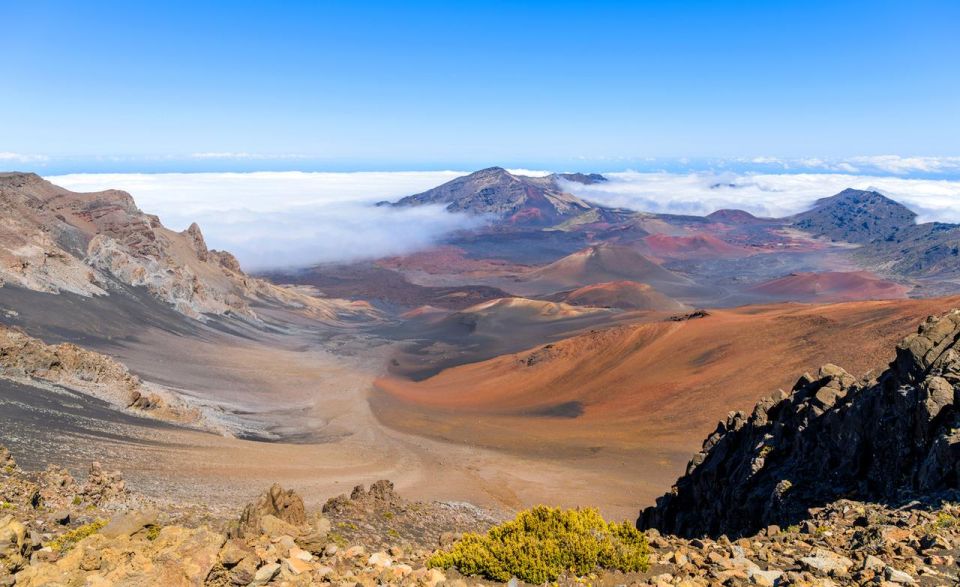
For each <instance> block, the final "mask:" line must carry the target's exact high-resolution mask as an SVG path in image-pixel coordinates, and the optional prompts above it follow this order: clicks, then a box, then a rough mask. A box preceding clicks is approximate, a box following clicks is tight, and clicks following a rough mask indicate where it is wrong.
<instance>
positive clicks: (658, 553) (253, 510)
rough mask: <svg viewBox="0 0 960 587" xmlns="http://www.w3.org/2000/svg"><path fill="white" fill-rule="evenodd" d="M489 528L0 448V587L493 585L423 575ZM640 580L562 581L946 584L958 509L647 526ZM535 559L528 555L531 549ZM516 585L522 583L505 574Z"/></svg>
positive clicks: (417, 508) (919, 505)
mask: <svg viewBox="0 0 960 587" xmlns="http://www.w3.org/2000/svg"><path fill="white" fill-rule="evenodd" d="M497 521H498V519H497V518H496V517H495V516H492V515H491V514H490V513H489V512H486V511H484V510H481V509H478V508H475V507H473V506H470V505H468V504H463V503H411V502H408V501H406V500H404V499H402V498H401V497H399V496H398V495H397V494H396V493H395V492H394V490H393V486H392V484H390V483H389V482H387V481H380V482H377V483H375V484H373V485H372V486H371V487H370V488H369V489H365V488H363V487H358V488H356V489H355V490H354V491H353V493H352V494H351V495H350V496H341V497H339V498H334V499H332V500H330V501H328V502H327V504H326V505H325V506H324V507H323V508H322V510H321V511H316V512H310V511H308V510H307V508H305V507H304V503H303V500H302V499H301V498H300V497H299V496H298V495H297V494H296V493H294V492H292V491H289V490H284V489H282V488H281V487H279V486H277V485H275V486H273V487H271V488H270V489H269V490H267V491H266V492H264V493H263V495H261V496H260V498H259V499H258V500H257V501H255V502H252V503H250V504H249V505H247V506H246V507H245V508H244V509H243V510H242V511H241V512H239V514H234V515H231V514H230V513H229V512H225V511H214V510H210V509H207V508H205V507H203V506H198V505H188V504H163V503H158V502H156V501H153V500H150V499H147V498H144V497H142V496H139V495H137V494H136V493H135V492H132V491H130V490H129V489H128V488H127V487H126V486H125V484H124V482H123V479H122V477H121V476H120V474H119V473H116V472H106V471H104V470H103V469H102V468H101V467H100V466H99V465H96V464H94V465H93V466H92V467H91V469H90V473H89V476H88V478H87V480H86V481H84V482H78V481H76V480H74V478H73V477H72V476H70V474H69V473H67V472H66V471H65V470H63V469H60V468H57V467H49V468H48V469H47V470H46V471H43V472H41V473H26V472H23V471H21V470H20V469H19V468H18V467H17V466H16V463H15V462H14V460H13V458H12V457H11V456H10V454H9V453H8V452H7V451H6V450H5V449H2V448H0V585H2V586H4V587H6V586H10V585H18V586H39V585H58V586H74V585H78V586H79V585H90V586H99V585H138V586H139V585H163V586H180V585H208V586H221V587H223V586H230V585H253V586H257V585H289V586H300V585H304V586H305V585H338V586H364V587H368V586H373V585H418V586H427V587H436V586H440V585H449V586H457V587H463V586H466V585H491V584H496V583H497V582H495V581H490V580H487V579H484V578H482V577H466V576H463V575H462V574H460V573H459V572H458V571H457V570H456V569H438V568H429V567H428V561H429V559H430V557H431V556H432V555H434V554H435V552H437V551H438V549H443V548H448V547H450V546H451V545H453V544H455V543H456V541H457V540H458V539H459V538H460V537H461V536H462V535H463V533H464V532H481V531H484V530H486V529H488V528H490V527H491V526H493V525H494V524H495V523H496V522H497ZM646 538H647V541H648V542H649V562H650V566H649V567H648V568H647V569H646V570H644V571H643V572H633V573H620V572H611V571H603V570H598V571H597V572H595V573H591V574H588V575H587V576H585V577H572V576H569V577H568V576H562V577H560V578H559V579H558V580H557V581H556V583H555V584H558V585H585V584H589V585H658V586H666V585H684V586H701V585H768V586H770V585H825V586H829V585H889V586H900V585H931V586H932V585H954V584H956V582H957V580H958V579H957V565H956V560H957V557H958V555H960V506H958V505H957V504H956V503H944V502H941V501H927V502H914V503H909V504H905V505H904V507H900V508H892V507H889V506H885V505H877V504H867V503H862V502H854V501H847V500H840V501H837V502H834V503H831V504H829V505H828V506H826V507H823V508H818V509H817V510H815V511H813V512H812V513H811V516H810V518H809V519H807V520H804V521H803V522H802V523H800V524H798V525H796V526H790V527H778V526H773V525H771V526H769V527H767V528H765V529H764V530H762V531H761V532H758V533H757V534H755V535H753V536H750V537H744V538H741V539H738V540H730V539H728V538H726V537H720V538H718V539H716V540H714V539H709V538H698V539H689V540H688V539H684V538H678V537H675V536H670V535H661V534H660V533H659V532H657V531H656V530H648V531H647V532H646ZM535 554H536V553H535ZM510 584H512V585H521V584H524V583H523V582H521V581H518V580H516V579H514V580H511V581H510Z"/></svg>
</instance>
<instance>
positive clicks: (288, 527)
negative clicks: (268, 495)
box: [259, 514, 300, 537]
mask: <svg viewBox="0 0 960 587" xmlns="http://www.w3.org/2000/svg"><path fill="white" fill-rule="evenodd" d="M259 527H260V532H261V533H262V534H266V535H267V536H291V537H292V536H296V535H298V534H299V533H300V531H299V530H298V529H297V527H296V526H294V525H292V524H288V523H287V522H284V521H283V520H281V519H280V518H278V517H276V516H273V515H270V514H267V515H265V516H263V517H261V518H260V526H259Z"/></svg>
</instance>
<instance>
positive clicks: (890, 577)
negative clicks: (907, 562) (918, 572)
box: [883, 566, 916, 585]
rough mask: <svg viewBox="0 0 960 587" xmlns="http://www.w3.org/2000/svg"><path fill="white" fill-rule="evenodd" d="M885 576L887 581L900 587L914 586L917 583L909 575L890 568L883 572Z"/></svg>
mask: <svg viewBox="0 0 960 587" xmlns="http://www.w3.org/2000/svg"><path fill="white" fill-rule="evenodd" d="M883 576H884V578H886V580H887V581H890V582H891V583H898V584H900V585H914V584H915V583H916V580H915V579H914V578H913V577H911V576H910V575H909V574H907V573H904V572H903V571H901V570H898V569H895V568H893V567H889V566H888V567H887V568H885V569H884V570H883Z"/></svg>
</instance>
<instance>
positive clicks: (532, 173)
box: [507, 169, 553, 177]
mask: <svg viewBox="0 0 960 587" xmlns="http://www.w3.org/2000/svg"><path fill="white" fill-rule="evenodd" d="M507 171H509V172H510V173H512V174H514V175H525V176H527V177H545V176H547V175H550V174H551V173H553V172H552V171H544V170H542V169H507Z"/></svg>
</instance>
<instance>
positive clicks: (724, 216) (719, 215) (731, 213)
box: [706, 208, 769, 224]
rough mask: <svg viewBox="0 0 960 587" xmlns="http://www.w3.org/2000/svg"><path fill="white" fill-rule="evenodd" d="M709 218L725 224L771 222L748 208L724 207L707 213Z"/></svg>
mask: <svg viewBox="0 0 960 587" xmlns="http://www.w3.org/2000/svg"><path fill="white" fill-rule="evenodd" d="M706 217H707V219H708V220H712V221H714V222H723V223H724V224H757V223H761V222H769V220H766V219H763V218H757V217H756V216H754V215H753V214H751V213H749V212H747V211H746V210H736V209H730V208H723V209H721V210H717V211H716V212H712V213H710V214H707V216H706Z"/></svg>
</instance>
